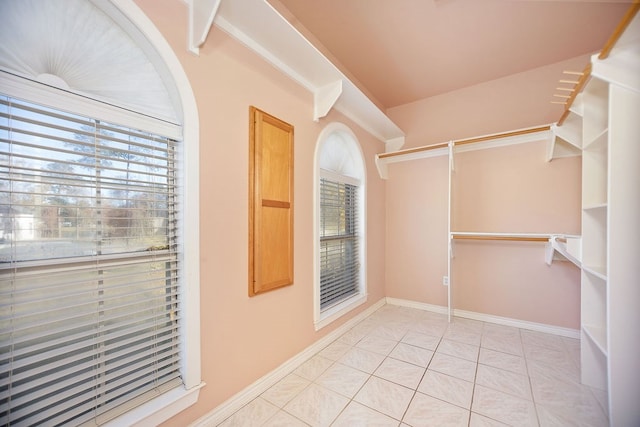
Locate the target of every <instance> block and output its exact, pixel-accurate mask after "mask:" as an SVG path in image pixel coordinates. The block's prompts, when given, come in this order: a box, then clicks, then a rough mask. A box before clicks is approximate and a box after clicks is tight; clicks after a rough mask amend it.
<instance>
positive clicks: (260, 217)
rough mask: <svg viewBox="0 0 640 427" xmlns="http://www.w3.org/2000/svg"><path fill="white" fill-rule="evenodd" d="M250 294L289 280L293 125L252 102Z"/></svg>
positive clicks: (285, 283)
mask: <svg viewBox="0 0 640 427" xmlns="http://www.w3.org/2000/svg"><path fill="white" fill-rule="evenodd" d="M249 133H250V138H249V296H253V295H256V294H259V293H261V292H266V291H269V290H272V289H276V288H279V287H282V286H287V285H291V284H292V283H293V126H291V125H290V124H288V123H285V122H283V121H282V120H279V119H277V118H275V117H273V116H271V115H269V114H267V113H265V112H263V111H260V110H259V109H257V108H255V107H250V132H249Z"/></svg>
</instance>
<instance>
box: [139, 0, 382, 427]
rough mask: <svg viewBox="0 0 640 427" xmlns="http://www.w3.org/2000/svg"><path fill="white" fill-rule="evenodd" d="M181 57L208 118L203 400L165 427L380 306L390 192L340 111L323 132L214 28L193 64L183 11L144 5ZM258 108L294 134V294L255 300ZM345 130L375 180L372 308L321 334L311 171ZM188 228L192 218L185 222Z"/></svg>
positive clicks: (364, 136) (204, 131)
mask: <svg viewBox="0 0 640 427" xmlns="http://www.w3.org/2000/svg"><path fill="white" fill-rule="evenodd" d="M137 4H138V5H139V6H140V7H141V8H142V10H143V11H144V12H145V13H146V14H147V16H149V18H150V19H151V20H152V21H153V22H154V24H155V25H156V26H157V27H158V28H159V29H160V31H161V32H162V33H163V35H164V37H165V38H166V39H167V41H168V42H169V44H170V45H171V46H172V48H173V49H174V51H175V53H176V55H177V56H178V58H179V59H180V61H181V62H182V65H183V67H184V69H185V71H186V73H187V76H188V78H189V81H190V83H191V86H192V88H193V91H194V93H195V97H196V101H197V104H198V110H199V115H200V146H201V152H200V173H201V180H200V189H201V194H200V203H201V206H200V218H201V223H200V238H201V248H200V250H201V271H200V273H201V285H200V293H201V334H202V335H201V336H202V342H201V345H202V352H201V357H202V379H203V381H204V382H206V383H207V386H206V387H205V388H203V389H202V391H201V393H200V398H199V401H198V403H197V404H196V405H194V406H192V407H190V408H189V409H187V410H186V411H184V412H182V413H181V414H179V415H177V416H176V417H174V418H173V419H171V420H169V421H168V422H167V423H166V425H171V426H184V425H188V424H189V423H191V422H193V421H195V420H196V419H198V418H200V417H201V416H203V415H205V414H207V413H209V412H210V411H212V410H213V409H214V408H215V407H217V406H218V405H220V404H221V403H223V402H224V401H225V400H227V399H229V398H230V397H231V396H233V395H234V394H235V393H237V392H239V391H241V390H242V389H243V388H245V387H247V386H248V385H250V384H252V383H253V382H255V381H256V380H258V379H259V378H260V377H262V376H264V375H265V374H267V373H269V372H270V371H272V370H273V369H275V368H277V367H278V366H279V365H281V364H282V363H283V362H285V361H287V360H288V359H289V358H291V357H293V356H295V355H296V354H297V353H299V352H300V351H302V350H304V349H305V348H306V347H308V346H309V345H311V344H313V343H314V342H315V341H317V340H318V339H320V338H321V337H323V336H324V335H326V334H327V333H329V332H331V331H332V330H334V329H335V328H336V327H338V326H340V325H341V324H343V323H344V322H345V321H347V320H348V319H350V318H352V317H353V316H354V315H356V314H357V313H359V312H361V311H362V310H364V309H366V308H367V307H368V306H370V305H371V304H373V303H375V302H378V301H379V300H380V299H381V298H383V296H384V256H385V249H384V248H385V233H384V229H385V209H384V206H385V184H384V181H382V180H381V179H380V178H379V177H378V175H377V172H376V168H375V165H374V164H373V159H374V154H375V153H377V152H380V151H383V146H382V143H381V142H379V141H377V140H376V139H374V138H373V137H371V136H370V135H369V134H368V133H366V132H364V131H363V130H362V129H360V128H359V127H357V126H356V125H355V124H353V123H352V122H350V121H349V120H348V119H347V118H345V117H344V116H342V115H341V114H339V113H337V112H335V111H332V112H331V113H330V114H329V116H328V117H327V118H324V119H322V120H320V122H319V123H315V122H313V120H312V117H313V104H312V100H313V99H312V95H311V94H310V93H308V92H307V91H306V90H304V89H303V88H301V87H300V86H299V85H297V84H296V83H294V82H293V81H292V80H290V79H288V78H287V77H285V76H284V75H283V74H282V73H280V72H279V71H277V70H276V69H274V68H273V67H272V66H270V65H269V64H267V63H266V62H264V61H263V60H262V59H260V58H259V57H258V56H256V55H255V54H254V53H252V52H251V51H249V50H248V49H247V48H245V47H244V46H242V45H241V44H239V43H238V42H237V41H235V40H234V39H232V38H230V37H229V36H228V35H226V34H225V33H223V32H221V31H220V30H218V29H216V28H215V27H214V29H213V31H212V32H211V34H210V35H209V37H208V39H207V41H206V43H205V44H204V46H203V47H202V48H201V50H200V56H194V55H192V54H189V53H187V49H186V40H187V38H186V37H187V28H186V22H187V8H186V5H185V4H183V3H181V2H177V1H173V0H172V1H161V2H158V1H157V0H137ZM250 105H254V106H256V107H258V108H260V109H262V110H264V111H266V112H268V113H270V114H273V115H275V116H276V117H278V118H280V119H282V120H284V121H286V122H288V123H290V124H292V125H293V126H294V128H295V130H294V132H295V136H294V138H295V142H294V144H295V145H294V147H295V148H294V151H295V158H294V169H295V172H294V173H295V176H294V179H295V183H294V187H295V188H294V250H295V253H294V263H295V264H294V284H293V286H289V287H286V288H282V289H278V290H275V291H272V292H269V293H266V294H263V295H259V296H256V297H253V298H249V297H248V296H247V280H248V279H247V277H248V275H247V269H248V248H247V246H248V181H247V177H248V161H249V160H248V159H249V157H248V131H249V122H248V118H249V106H250ZM332 121H340V122H343V123H345V124H346V125H348V126H349V127H350V128H351V129H352V130H353V131H354V133H355V134H356V136H357V137H358V139H359V142H360V145H361V147H362V150H363V152H364V156H365V162H366V168H367V189H368V193H367V203H368V204H367V257H368V264H367V278H368V293H369V296H368V301H367V304H365V305H363V306H361V307H359V308H358V309H357V310H355V311H354V312H353V313H351V314H349V315H347V316H345V317H344V318H342V319H340V320H338V321H336V322H334V323H332V324H331V325H329V326H327V327H325V328H323V329H322V330H321V331H319V332H316V331H315V329H314V325H313V227H314V224H313V202H314V198H313V165H314V150H315V146H316V141H317V138H318V135H319V133H320V131H321V130H322V129H323V127H324V126H326V125H327V124H328V123H330V122H332ZM187 216H188V213H187Z"/></svg>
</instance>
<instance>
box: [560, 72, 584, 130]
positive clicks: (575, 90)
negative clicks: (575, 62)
mask: <svg viewBox="0 0 640 427" xmlns="http://www.w3.org/2000/svg"><path fill="white" fill-rule="evenodd" d="M589 76H591V63H588V64H587V66H586V67H584V71H583V72H582V75H581V76H580V78H579V79H578V83H576V86H575V87H574V88H573V92H571V96H570V97H569V99H568V100H567V105H566V106H565V107H564V112H563V113H562V116H560V120H558V126H562V123H564V121H565V120H566V119H567V117H568V116H569V109H570V108H571V105H572V104H573V101H575V100H576V96H578V94H579V93H580V92H582V88H583V87H584V85H585V84H586V83H587V80H588V79H589Z"/></svg>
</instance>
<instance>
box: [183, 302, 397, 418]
mask: <svg viewBox="0 0 640 427" xmlns="http://www.w3.org/2000/svg"><path fill="white" fill-rule="evenodd" d="M385 303H386V300H385V298H382V299H380V301H378V302H376V303H375V304H373V305H372V306H371V307H369V308H367V309H366V310H364V311H363V312H361V313H360V314H358V315H357V316H355V317H353V318H352V319H350V320H348V321H347V322H345V323H344V324H343V325H341V326H340V327H338V328H337V329H336V330H334V331H332V332H331V333H329V334H327V335H326V336H324V337H322V338H320V339H319V340H318V341H316V342H314V343H313V344H311V345H310V346H309V347H307V348H305V349H304V350H302V351H301V352H300V353H298V354H296V355H295V356H293V357H292V358H291V359H289V360H287V361H286V362H284V363H283V364H282V365H280V366H278V367H277V368H276V369H274V370H273V371H271V372H269V373H268V374H266V375H265V376H263V377H261V378H260V379H258V380H257V381H256V382H254V383H253V384H250V385H249V386H247V387H246V388H244V389H243V390H241V391H240V392H238V393H236V394H235V395H233V396H231V397H230V398H229V399H227V400H226V401H225V402H223V403H222V404H220V405H219V406H217V407H216V408H214V409H213V410H212V411H211V412H209V413H208V414H206V415H204V416H202V417H200V418H199V419H197V420H196V421H194V422H193V423H192V424H191V426H193V427H213V426H217V425H218V424H220V423H221V422H223V421H224V420H226V419H227V418H229V417H230V416H231V415H233V414H234V413H235V412H237V411H238V410H239V409H241V408H242V407H243V406H244V405H246V404H247V403H249V402H251V401H252V400H253V399H255V398H256V397H258V396H260V395H261V394H262V393H264V392H265V391H267V390H268V389H269V388H270V387H271V386H273V385H275V384H276V383H277V382H278V381H280V380H281V379H282V378H284V377H286V376H287V375H288V374H290V373H291V372H293V371H294V370H295V369H296V368H298V367H299V366H300V365H302V364H303V363H304V362H306V361H307V360H309V359H310V358H311V357H313V356H314V355H315V354H316V353H318V352H319V351H320V350H322V349H323V348H325V347H326V346H328V345H329V344H331V343H332V342H333V341H335V340H336V339H338V338H339V337H340V336H341V335H342V334H344V333H345V332H347V331H348V330H349V329H351V328H353V327H354V326H355V325H356V324H358V323H360V322H361V321H363V320H364V319H366V318H367V317H369V316H370V315H371V314H373V312H375V311H376V310H378V309H379V308H380V307H382V306H383V305H385Z"/></svg>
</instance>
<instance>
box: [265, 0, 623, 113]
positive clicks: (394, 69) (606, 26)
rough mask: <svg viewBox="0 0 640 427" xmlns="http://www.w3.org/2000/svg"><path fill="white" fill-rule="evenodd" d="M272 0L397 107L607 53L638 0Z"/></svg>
mask: <svg viewBox="0 0 640 427" xmlns="http://www.w3.org/2000/svg"><path fill="white" fill-rule="evenodd" d="M270 3H271V4H272V5H273V6H274V7H275V8H276V9H277V10H279V11H280V12H281V13H282V15H283V16H285V18H287V19H289V21H290V22H291V23H292V24H293V25H294V26H296V27H297V28H298V29H299V30H300V31H301V32H302V33H303V34H304V35H305V36H307V38H308V39H309V40H310V41H311V42H312V43H314V44H315V45H316V47H317V48H318V49H319V50H321V51H322V52H323V53H325V55H326V56H328V57H329V59H331V60H332V61H333V62H334V63H335V64H336V65H337V66H338V67H339V68H341V69H342V71H343V72H344V73H345V74H346V75H347V76H349V77H350V78H351V79H352V80H353V81H354V82H355V83H356V84H358V85H360V86H361V89H362V90H363V91H365V92H366V93H368V94H369V95H370V96H371V97H373V98H374V100H375V101H376V102H377V103H379V104H381V107H383V108H390V107H394V106H398V105H402V104H406V103H409V102H413V101H416V100H419V99H423V98H427V97H430V96H433V95H437V94H441V93H445V92H449V91H452V90H455V89H459V88H462V87H466V86H471V85H474V84H477V83H481V82H484V81H488V80H493V79H496V78H500V77H504V76H507V75H510V74H514V73H518V72H522V71H525V70H529V69H532V68H536V67H540V66H543V65H548V64H552V63H555V62H559V61H562V60H565V59H569V58H573V57H576V56H579V55H583V54H587V53H595V52H598V51H599V50H601V49H602V47H603V46H604V44H605V43H606V41H607V39H608V38H609V36H610V35H611V34H612V33H613V30H614V29H615V27H616V25H617V24H618V22H619V21H620V20H621V19H622V17H623V15H624V14H625V12H626V11H627V9H628V8H629V3H631V1H623V0H619V1H593V0H592V1H589V0H582V1H580V0H564V1H560V0H557V1H554V0H537V1H534V0H270ZM585 65H586V64H585ZM578 71H581V70H578Z"/></svg>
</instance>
